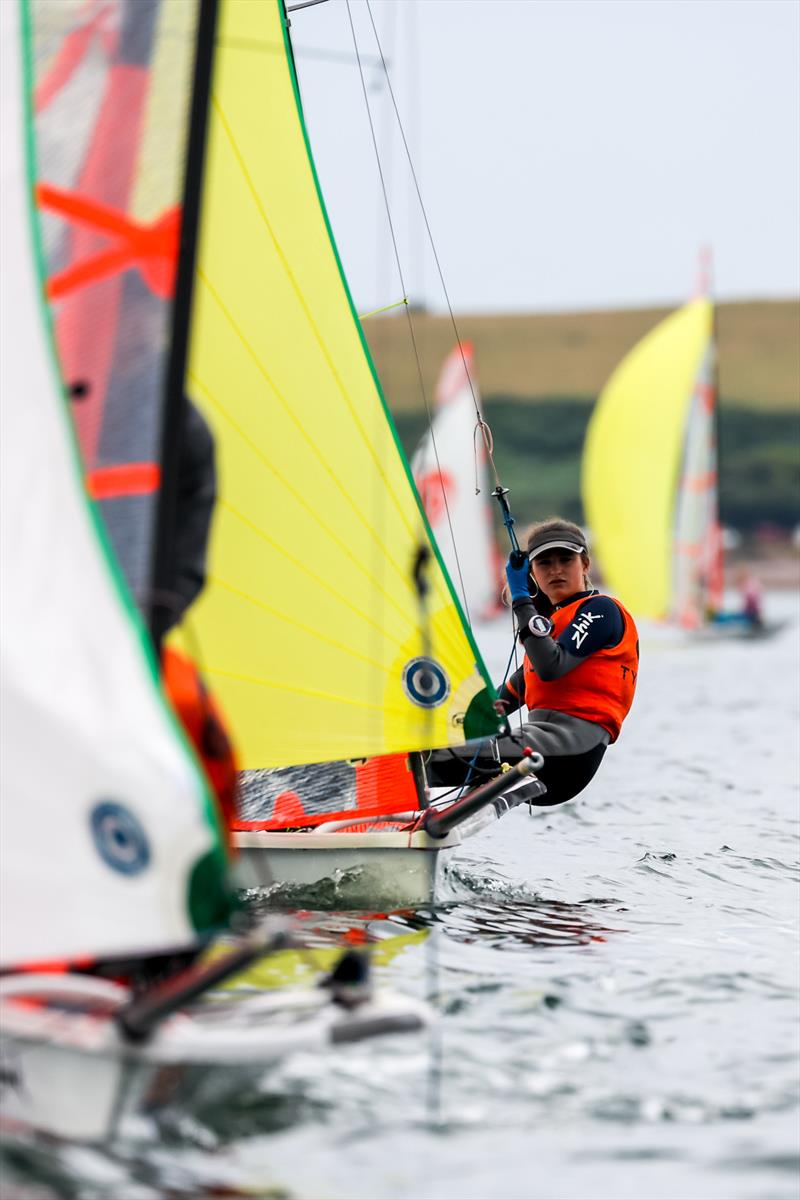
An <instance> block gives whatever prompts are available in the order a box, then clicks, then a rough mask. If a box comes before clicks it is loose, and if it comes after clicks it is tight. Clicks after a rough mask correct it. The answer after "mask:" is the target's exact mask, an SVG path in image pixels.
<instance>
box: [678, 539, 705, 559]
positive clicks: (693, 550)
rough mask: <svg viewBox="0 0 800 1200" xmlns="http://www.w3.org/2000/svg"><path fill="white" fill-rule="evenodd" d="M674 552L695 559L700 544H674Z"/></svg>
mask: <svg viewBox="0 0 800 1200" xmlns="http://www.w3.org/2000/svg"><path fill="white" fill-rule="evenodd" d="M675 552H676V554H685V555H686V556H687V558H697V556H698V554H699V553H700V543H699V542H676V543H675Z"/></svg>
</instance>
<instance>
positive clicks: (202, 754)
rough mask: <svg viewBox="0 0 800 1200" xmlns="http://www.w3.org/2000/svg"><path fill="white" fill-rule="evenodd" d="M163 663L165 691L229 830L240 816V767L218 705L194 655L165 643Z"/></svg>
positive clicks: (226, 829)
mask: <svg viewBox="0 0 800 1200" xmlns="http://www.w3.org/2000/svg"><path fill="white" fill-rule="evenodd" d="M161 667H162V672H163V677H164V689H165V691H166V694H167V696H168V697H169V700H170V701H171V703H172V707H173V708H174V710H175V712H176V713H177V715H178V717H179V719H180V722H181V725H182V726H183V728H184V729H185V730H186V733H187V734H188V736H189V740H190V742H191V743H192V746H193V747H194V750H195V753H196V754H197V757H198V759H199V760H200V763H201V765H202V767H203V770H204V771H205V774H206V778H207V779H208V782H209V783H210V785H211V790H212V792H213V793H214V797H215V798H216V800H217V802H218V804H219V807H220V810H221V813H222V817H223V825H224V827H225V831H226V832H228V831H229V830H230V828H231V825H232V824H233V822H234V821H235V820H236V816H237V813H236V792H237V788H238V770H237V766H236V755H235V751H234V748H233V745H232V744H231V740H230V738H229V737H228V734H227V731H226V729H225V724H224V722H223V720H222V717H221V715H220V712H219V709H218V708H217V706H216V704H215V703H214V700H213V699H212V697H211V696H210V695H209V693H208V691H207V690H206V687H205V684H204V683H203V680H202V678H201V676H200V672H199V671H198V669H197V667H196V666H195V665H194V663H193V662H192V661H191V659H189V658H187V657H186V656H185V655H183V654H180V653H179V652H178V651H177V650H175V649H173V648H172V647H171V646H164V647H163V649H162V657H161ZM228 840H229V841H230V838H229V839H228Z"/></svg>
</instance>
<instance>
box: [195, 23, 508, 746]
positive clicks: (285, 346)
mask: <svg viewBox="0 0 800 1200" xmlns="http://www.w3.org/2000/svg"><path fill="white" fill-rule="evenodd" d="M209 120H210V125H209V141H208V150H207V158H206V168H205V178H204V186H203V208H202V219H201V236H200V246H199V250H198V261H197V272H196V282H195V296H194V308H193V314H192V330H191V343H190V352H189V371H188V384H187V386H188V390H189V394H190V396H191V397H192V399H193V400H194V402H195V403H196V404H197V405H198V406H199V407H200V408H201V409H202V410H203V412H204V413H205V415H206V417H207V419H208V420H209V422H210V424H211V426H212V428H213V432H214V437H215V441H216V450H217V469H218V476H219V499H218V504H217V510H216V514H215V518H214V526H213V532H212V541H211V550H210V573H209V583H208V585H207V587H206V588H205V590H204V592H203V594H202V597H201V599H200V600H199V602H198V603H197V605H195V607H194V608H193V609H192V613H191V626H192V628H191V634H192V640H193V642H194V643H195V644H196V645H197V647H198V649H199V652H200V654H201V662H202V666H203V668H204V671H205V672H206V673H207V675H208V676H209V678H210V681H211V684H212V687H213V690H214V692H215V695H217V696H218V698H219V700H220V704H221V707H222V709H223V711H224V713H225V715H226V717H227V719H228V721H229V723H230V724H231V726H232V728H233V733H234V737H235V740H236V744H237V748H238V750H239V753H240V758H241V766H242V767H244V768H253V767H276V766H286V765H294V764H299V763H305V762H323V761H329V760H334V759H343V758H354V757H361V756H370V755H377V754H386V753H391V752H395V751H406V750H413V749H424V748H426V747H430V746H442V745H448V744H458V743H461V742H463V741H464V739H465V737H475V736H481V735H483V734H487V733H490V732H495V731H496V730H497V719H496V717H495V715H494V713H493V710H492V707H491V699H492V698H493V695H494V693H493V691H492V688H491V684H490V683H489V680H488V676H487V675H486V671H485V668H484V667H483V665H482V664H481V662H480V659H479V655H478V651H477V649H476V647H475V645H474V643H473V642H472V640H471V638H470V636H469V634H468V631H467V629H466V626H465V624H464V620H463V617H462V615H461V612H460V610H459V608H458V605H457V602H456V601H455V598H454V594H453V591H452V587H451V585H450V582H449V580H448V579H447V577H446V574H445V572H444V569H443V567H442V565H441V563H440V561H439V559H438V558H437V557H436V556H435V552H434V551H433V550H432V547H431V541H430V537H429V534H428V530H427V526H426V523H425V520H424V517H423V515H422V511H421V507H420V505H419V502H418V498H417V495H416V492H415V490H414V487H413V483H412V481H411V477H410V473H409V471H408V467H407V464H406V462H405V459H404V457H403V455H402V451H401V450H400V448H399V445H398V443H397V439H396V435H395V433H394V430H393V427H392V425H391V422H390V420H389V418H388V415H387V412H386V409H385V405H384V402H383V399H382V397H381V394H380V389H379V386H378V382H377V378H376V376H375V373H374V369H373V367H372V364H371V362H370V359H369V356H368V352H367V350H366V345H365V342H364V339H363V337H362V334H361V329H360V327H359V325H358V320H357V317H356V315H355V312H354V310H353V306H352V303H351V300H350V297H349V293H348V291H347V285H346V283H345V280H344V276H343V273H342V269H341V266H340V263H339V260H338V257H337V253H336V250H335V247H334V244H333V240H332V235H331V232H330V229H329V227H328V222H327V218H326V215H325V212H324V207H323V203H322V199H321V196H320V193H319V188H318V184H317V181H316V176H315V173H314V169H313V166H312V163H311V158H310V151H309V148H308V145H307V141H306V135H305V130H304V126H303V122H302V116H301V110H300V103H299V96H298V93H297V85H296V80H295V76H294V70H293V67H292V65H291V56H290V52H289V48H288V44H287V41H286V38H285V31H284V18H283V12H282V7H281V5H280V3H279V0H264V2H262V3H253V0H223V3H222V4H221V6H220V24H219V27H218V31H217V45H216V51H215V63H214V77H213V85H212V96H211V105H210V116H209ZM425 549H427V550H428V552H429V554H430V558H429V560H428V562H427V566H426V567H425V568H424V570H423V575H424V577H425V580H426V583H427V586H428V589H429V591H428V593H427V595H426V596H425V598H424V599H421V598H420V595H419V592H418V588H417V586H416V585H415V578H414V569H415V564H416V563H417V562H418V561H419V555H420V552H421V551H422V553H423V555H424V552H425ZM487 685H488V687H487Z"/></svg>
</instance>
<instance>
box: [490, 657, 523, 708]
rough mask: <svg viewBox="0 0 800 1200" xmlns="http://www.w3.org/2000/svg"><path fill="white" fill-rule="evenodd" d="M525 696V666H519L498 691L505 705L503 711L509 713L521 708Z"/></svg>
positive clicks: (498, 696)
mask: <svg viewBox="0 0 800 1200" xmlns="http://www.w3.org/2000/svg"><path fill="white" fill-rule="evenodd" d="M524 696H525V669H524V667H517V669H516V671H514V673H513V674H512V675H510V676H509V677H508V679H507V680H506V681H505V683H504V684H502V686H501V687H500V690H499V692H498V693H497V699H498V701H499V702H500V703H501V704H502V706H503V713H504V714H506V715H507V714H508V713H513V712H516V711H517V709H518V708H521V707H522V704H523V698H524Z"/></svg>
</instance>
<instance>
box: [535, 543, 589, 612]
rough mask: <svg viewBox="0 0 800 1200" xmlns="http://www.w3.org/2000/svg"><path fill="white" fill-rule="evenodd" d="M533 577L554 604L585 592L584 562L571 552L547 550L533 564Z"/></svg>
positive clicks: (578, 555)
mask: <svg viewBox="0 0 800 1200" xmlns="http://www.w3.org/2000/svg"><path fill="white" fill-rule="evenodd" d="M531 567H532V568H533V577H534V579H535V580H536V582H537V583H538V585H539V587H540V588H541V589H542V591H543V592H544V594H545V596H547V598H548V600H550V601H552V603H553V604H561V602H562V601H564V600H566V599H567V598H568V597H569V596H574V594H575V593H576V592H581V591H583V588H584V582H583V571H584V566H583V560H582V558H581V556H580V554H573V553H572V551H570V550H545V552H544V554H540V555H538V556H537V557H536V558H535V559H534V560H533V562H532V563H531Z"/></svg>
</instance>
